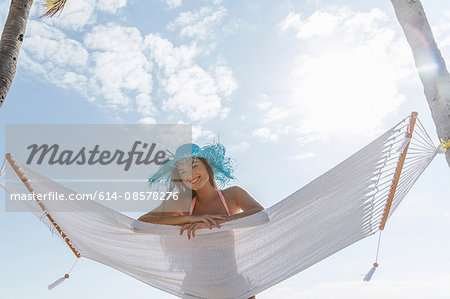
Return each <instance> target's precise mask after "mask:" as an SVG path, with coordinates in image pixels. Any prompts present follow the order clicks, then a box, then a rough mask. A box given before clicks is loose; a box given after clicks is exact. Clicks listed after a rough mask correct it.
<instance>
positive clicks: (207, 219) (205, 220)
mask: <svg viewBox="0 0 450 299" xmlns="http://www.w3.org/2000/svg"><path fill="white" fill-rule="evenodd" d="M191 217H192V222H191V223H187V224H184V225H183V226H182V227H181V230H180V236H181V235H182V234H183V232H184V231H185V230H187V236H188V239H189V240H190V239H191V234H192V237H195V231H196V230H197V229H200V228H207V227H208V228H209V229H212V225H216V226H217V228H220V225H219V222H218V221H217V220H219V221H220V222H225V221H227V217H226V216H221V215H203V216H191Z"/></svg>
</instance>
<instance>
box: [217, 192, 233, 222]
mask: <svg viewBox="0 0 450 299" xmlns="http://www.w3.org/2000/svg"><path fill="white" fill-rule="evenodd" d="M217 193H219V197H220V199H221V200H222V203H223V205H224V207H225V210H227V213H228V216H230V215H231V213H230V210H229V209H228V205H227V202H226V201H225V197H224V196H223V194H222V191H220V190H219V189H217Z"/></svg>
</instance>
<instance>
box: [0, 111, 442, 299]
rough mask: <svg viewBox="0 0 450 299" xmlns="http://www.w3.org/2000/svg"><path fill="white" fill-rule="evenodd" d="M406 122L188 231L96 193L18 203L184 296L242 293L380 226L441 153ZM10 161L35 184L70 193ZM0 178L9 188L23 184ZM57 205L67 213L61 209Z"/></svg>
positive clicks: (67, 235)
mask: <svg viewBox="0 0 450 299" xmlns="http://www.w3.org/2000/svg"><path fill="white" fill-rule="evenodd" d="M412 118H413V117H411V119H412ZM413 127H414V126H411V125H410V117H407V118H405V119H404V120H402V121H401V122H400V123H398V124H397V125H396V126H395V127H393V128H392V129H390V130H389V131H387V132H386V133H384V134H383V135H382V136H380V137H379V138H377V139H376V140H375V141H373V142H372V143H370V144H369V145H367V146H366V147H364V148H363V149H361V150H360V151H358V152H357V153H355V154H354V155H352V156H351V157H349V158H348V159H346V160H345V161H343V162H342V163H340V164H339V165H337V166H336V167H334V168H333V169H331V170H329V171H328V172H326V173H325V174H323V175H321V176H320V177H318V178H317V179H315V180H314V181H312V182H311V183H309V184H307V185H306V186H304V187H303V188H301V189H300V190H298V191H296V192H294V193H293V194H291V195H290V196H288V197H287V198H285V199H282V200H281V201H279V202H278V203H276V204H275V205H273V206H271V207H269V208H267V209H266V210H265V211H262V212H260V213H257V214H254V215H251V216H248V217H245V218H241V219H238V220H235V221H231V222H227V223H224V224H222V225H221V228H220V229H217V228H215V229H213V230H212V231H210V230H209V229H202V230H199V231H197V233H196V237H195V238H194V239H193V240H187V238H186V237H185V236H183V237H180V235H179V227H176V226H170V225H156V224H149V223H143V222H140V221H136V220H134V219H132V218H130V217H128V216H126V215H123V214H121V213H118V212H116V211H114V210H111V209H109V208H107V207H105V206H103V205H101V204H98V203H96V202H91V201H46V202H45V207H44V208H45V212H44V213H43V211H42V207H40V206H39V205H38V204H37V202H35V201H30V202H23V203H24V204H25V205H26V207H27V209H28V210H29V211H30V212H32V213H33V214H34V215H35V216H37V217H38V218H39V219H40V220H41V221H43V222H44V223H45V224H46V225H47V226H48V227H49V228H51V229H52V231H55V232H57V235H58V236H60V237H61V238H62V239H63V240H64V241H65V242H66V243H68V244H69V245H70V246H71V248H72V250H73V251H74V253H76V254H77V255H78V256H83V257H86V258H89V259H92V260H95V261H97V262H100V263H103V264H105V265H108V266H110V267H113V268H115V269H117V270H119V271H122V272H124V273H126V274H128V275H130V276H132V277H134V278H136V279H138V280H140V281H143V282H145V283H147V284H149V285H151V286H153V287H155V288H158V289H160V290H163V291H166V292H168V293H171V294H173V295H176V296H179V297H183V298H248V297H250V296H252V295H255V294H257V293H259V292H261V291H263V290H265V289H267V288H269V287H270V286H273V285H275V284H276V283H278V282H281V281H283V280H285V279H287V278H289V277H291V276H292V275H295V274H296V273H299V272H300V271H302V270H304V269H306V268H308V267H310V266H311V265H313V264H315V263H317V262H319V261H320V260H322V259H324V258H326V257H328V256H330V255H332V254H333V253H335V252H337V251H339V250H341V249H343V248H344V247H346V246H348V245H350V244H352V243H354V242H356V241H358V240H360V239H362V238H364V237H367V236H369V235H372V234H374V233H375V232H377V231H378V230H380V225H381V224H382V222H383V216H384V215H385V214H386V218H388V217H389V216H391V215H392V213H393V211H394V210H395V209H396V208H397V206H398V204H399V203H400V201H401V200H402V199H403V198H404V197H405V195H406V193H407V192H408V191H409V190H410V188H411V187H412V185H413V184H414V182H415V181H416V180H417V178H418V177H419V176H420V174H421V173H422V172H423V171H424V170H425V168H426V167H427V165H428V164H429V163H430V162H431V160H432V159H433V158H434V156H435V155H436V153H437V152H438V150H436V148H435V146H434V145H433V143H432V141H431V139H430V138H429V136H428V135H427V134H426V132H425V130H424V129H423V126H422V125H421V124H420V121H419V122H418V123H416V128H417V129H416V132H417V133H422V134H417V133H416V132H414V134H413V136H412V138H409V135H410V134H409V135H408V133H412V130H411V129H412V128H413ZM405 136H408V137H405ZM408 147H409V148H408ZM406 150H407V151H408V154H407V155H406V160H405V161H404V165H403V170H402V172H401V176H400V179H399V180H398V181H397V182H396V179H395V173H396V172H397V173H398V171H399V167H398V165H399V164H400V163H399V160H401V159H400V158H401V155H403V156H404V155H405V154H406ZM10 162H12V166H13V167H15V168H16V169H17V170H18V171H19V172H18V174H19V175H21V176H22V178H23V177H24V178H26V179H27V181H26V182H27V183H29V186H30V187H31V188H32V190H34V192H35V193H47V192H51V191H56V192H58V193H66V194H68V193H74V192H73V191H72V190H69V189H67V188H65V187H64V186H63V185H61V184H58V183H56V182H54V181H52V180H51V179H48V178H46V177H44V176H42V175H40V174H39V173H37V172H35V171H33V170H32V169H30V168H28V167H26V166H25V165H24V164H22V163H20V162H18V161H15V160H14V159H13V158H11V159H10ZM7 164H8V163H7ZM400 169H401V167H400ZM0 183H1V185H2V186H3V187H4V188H5V189H6V190H7V191H8V192H10V193H14V192H17V190H19V189H20V188H19V185H18V183H17V182H11V181H6V180H3V181H0ZM19 183H21V181H19ZM395 184H397V185H396V186H394V185H395ZM22 187H23V185H22ZM395 187H396V188H395ZM20 190H21V189H20ZM393 192H394V193H395V195H394V193H393ZM393 195H394V196H393ZM389 197H391V198H392V204H391V207H390V209H387V213H385V211H386V209H385V207H386V205H387V202H388V198H389ZM60 205H66V206H70V211H73V212H60V211H61V209H60V208H61V207H60ZM77 211H78V212H77ZM80 212H82V213H80ZM48 216H50V217H48ZM50 218H51V219H52V220H53V222H52V221H50V220H51V219H50Z"/></svg>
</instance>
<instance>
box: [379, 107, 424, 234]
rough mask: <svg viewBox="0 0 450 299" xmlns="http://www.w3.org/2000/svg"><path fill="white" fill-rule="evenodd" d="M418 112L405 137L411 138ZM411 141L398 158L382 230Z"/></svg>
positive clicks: (414, 115)
mask: <svg viewBox="0 0 450 299" xmlns="http://www.w3.org/2000/svg"><path fill="white" fill-rule="evenodd" d="M417 115H418V113H417V112H412V113H411V116H410V117H409V127H408V130H407V131H406V134H405V138H411V137H412V134H413V131H414V126H415V125H416V119H417ZM410 143H411V140H410V141H409V142H408V144H407V145H406V146H405V149H404V150H403V152H402V153H401V155H400V157H399V158H398V162H397V167H396V169H395V173H394V178H393V179H392V183H391V188H390V191H389V196H388V199H387V202H386V206H385V207H384V214H383V218H382V220H381V224H380V230H383V229H384V226H385V225H386V221H387V218H388V215H389V211H390V210H391V205H392V200H393V199H394V195H395V191H396V190H397V185H398V182H399V179H400V175H401V173H402V169H403V164H404V163H405V158H406V153H407V152H408V148H409V144H410Z"/></svg>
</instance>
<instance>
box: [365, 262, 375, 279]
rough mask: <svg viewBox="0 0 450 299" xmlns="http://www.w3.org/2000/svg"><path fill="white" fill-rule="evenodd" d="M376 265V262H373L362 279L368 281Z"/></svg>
mask: <svg viewBox="0 0 450 299" xmlns="http://www.w3.org/2000/svg"><path fill="white" fill-rule="evenodd" d="M377 267H378V263H373V267H372V269H370V270H369V272H367V274H366V276H364V281H369V280H370V279H371V278H372V275H373V273H374V272H375V270H376V269H377Z"/></svg>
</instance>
